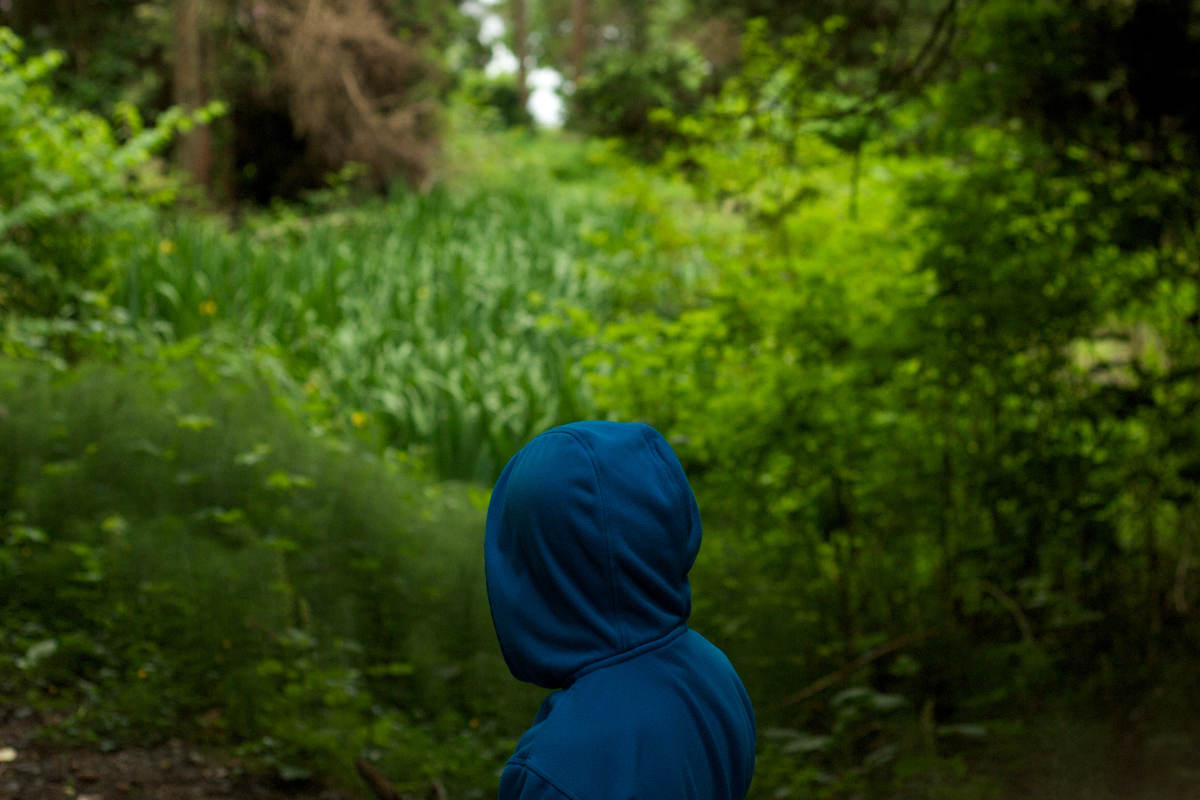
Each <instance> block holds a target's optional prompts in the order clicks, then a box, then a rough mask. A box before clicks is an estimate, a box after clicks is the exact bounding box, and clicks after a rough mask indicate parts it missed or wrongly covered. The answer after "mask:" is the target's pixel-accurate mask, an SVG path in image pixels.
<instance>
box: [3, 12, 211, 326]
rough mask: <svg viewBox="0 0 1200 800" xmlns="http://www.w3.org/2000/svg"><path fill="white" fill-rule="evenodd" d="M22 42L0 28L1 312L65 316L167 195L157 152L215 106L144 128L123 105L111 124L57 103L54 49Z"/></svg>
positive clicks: (105, 286) (113, 273)
mask: <svg viewBox="0 0 1200 800" xmlns="http://www.w3.org/2000/svg"><path fill="white" fill-rule="evenodd" d="M21 49H22V43H21V41H20V39H18V38H17V36H16V35H15V34H13V32H12V31H11V30H9V29H8V28H0V142H2V143H3V144H4V147H3V149H2V150H0V310H7V311H16V312H19V313H24V314H35V315H41V316H52V315H61V316H66V317H71V316H73V313H74V311H75V310H76V309H75V305H76V304H78V303H79V302H80V299H81V297H82V296H83V293H84V292H86V291H99V292H104V291H107V290H110V289H111V288H112V285H113V282H114V280H115V279H116V277H117V275H118V272H119V268H120V264H121V261H122V259H123V258H125V257H126V256H127V255H128V253H129V251H130V250H131V249H132V248H133V246H134V245H135V244H136V240H137V238H138V237H139V236H140V235H142V233H143V230H144V227H145V225H146V223H147V222H148V221H149V219H150V215H151V209H152V207H153V206H154V205H161V204H163V203H166V202H168V201H170V200H171V199H172V197H173V196H174V192H175V187H174V184H173V183H172V182H171V181H169V180H167V179H165V178H164V177H163V174H162V170H161V169H160V167H159V166H158V165H157V164H156V163H155V162H154V161H153V159H152V157H153V155H154V153H155V152H157V151H158V150H160V149H162V148H163V147H164V146H165V145H166V144H167V143H168V142H169V141H170V140H171V137H172V135H173V134H174V132H175V131H176V130H178V129H180V128H183V127H186V126H190V125H191V124H193V121H199V122H206V121H207V120H208V119H209V117H210V116H211V115H212V114H214V113H219V111H220V108H219V107H216V106H214V107H210V108H208V109H205V110H204V111H201V112H199V113H198V114H197V115H195V120H193V119H190V118H188V117H186V116H185V115H183V114H182V113H181V112H179V111H177V110H172V111H169V112H167V113H166V114H164V115H163V116H162V117H161V118H160V119H159V120H158V122H157V123H156V124H155V125H153V126H151V127H149V128H147V127H145V126H144V125H143V123H142V120H141V118H140V116H139V115H138V112H137V111H136V109H134V107H133V106H131V105H128V104H126V105H120V106H119V107H118V115H117V120H116V127H115V128H114V125H113V124H112V123H109V122H108V121H106V120H104V119H102V118H100V117H97V116H96V115H94V114H91V113H88V112H84V111H72V110H70V109H67V108H64V107H63V106H60V105H58V104H56V103H55V101H54V98H53V96H52V94H51V91H50V88H49V86H48V83H47V79H48V76H49V75H50V73H51V72H52V71H53V70H54V69H56V68H57V67H58V66H59V65H60V64H61V63H62V55H61V53H58V52H57V51H53V50H52V51H48V52H46V53H45V54H43V55H39V56H34V57H31V58H28V59H23V58H22V57H21Z"/></svg>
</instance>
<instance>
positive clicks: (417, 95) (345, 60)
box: [256, 0, 438, 188]
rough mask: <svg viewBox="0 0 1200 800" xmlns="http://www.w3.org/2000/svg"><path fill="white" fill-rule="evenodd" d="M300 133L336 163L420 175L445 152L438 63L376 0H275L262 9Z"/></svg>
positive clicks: (264, 33) (382, 177) (389, 174)
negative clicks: (400, 32) (398, 29)
mask: <svg viewBox="0 0 1200 800" xmlns="http://www.w3.org/2000/svg"><path fill="white" fill-rule="evenodd" d="M256 19H258V20H259V23H258V28H259V33H260V37H261V38H262V40H263V42H264V44H265V45H266V46H267V48H268V50H269V51H270V52H271V54H272V60H273V62H274V64H275V79H276V81H277V82H278V83H279V85H280V86H281V87H282V88H283V89H284V91H285V93H286V96H287V98H288V110H289V114H290V116H291V118H292V124H293V126H294V127H295V129H296V132H297V133H298V134H300V135H301V136H303V137H304V138H305V139H306V140H307V142H308V145H309V148H310V150H311V151H312V154H313V155H314V156H315V157H316V159H317V160H318V161H319V162H320V163H323V164H324V165H326V167H328V168H329V169H337V168H339V167H341V166H343V165H345V164H347V163H349V162H357V163H360V164H363V165H365V166H366V167H367V169H368V174H369V176H370V178H371V180H372V182H373V183H374V185H375V186H376V187H377V188H383V187H384V186H386V185H387V183H388V182H389V181H390V180H392V179H393V178H395V177H397V176H402V177H404V178H405V179H406V180H408V182H409V183H410V184H419V183H420V182H421V180H422V179H423V178H424V177H425V175H426V173H427V172H428V169H429V164H430V162H431V160H432V158H433V156H434V154H435V153H436V151H437V146H438V140H437V119H436V112H437V104H436V102H435V100H434V99H433V87H434V84H435V82H436V80H437V75H436V69H435V67H434V66H433V65H432V63H431V62H429V61H428V60H427V59H426V58H425V57H424V56H423V55H422V54H421V51H420V47H419V45H418V44H416V43H413V42H409V41H404V40H401V39H399V38H397V37H396V36H394V35H393V34H392V30H393V29H394V25H393V24H392V23H391V22H390V21H389V19H388V17H387V16H386V14H385V13H383V12H382V11H381V10H380V9H379V8H377V7H375V6H374V5H373V4H372V0H275V2H274V3H272V4H271V5H270V6H269V12H268V13H266V14H261V15H258V16H257V17H256Z"/></svg>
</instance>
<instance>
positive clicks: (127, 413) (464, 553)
mask: <svg viewBox="0 0 1200 800" xmlns="http://www.w3.org/2000/svg"><path fill="white" fill-rule="evenodd" d="M266 358H267V357H265V356H256V357H254V358H251V359H249V360H247V359H242V360H241V361H239V359H237V358H236V357H235V356H234V355H233V354H232V353H229V352H226V353H224V354H223V355H222V357H221V358H219V359H217V360H216V361H214V360H212V359H211V358H210V357H206V354H205V351H204V349H203V348H201V347H200V345H199V343H198V342H192V343H188V344H186V345H184V346H180V347H178V348H174V349H167V350H165V351H163V352H162V355H161V360H160V361H159V363H157V364H154V363H150V364H143V365H142V366H138V367H128V368H115V367H111V366H103V365H93V366H87V367H78V368H76V369H73V370H71V371H69V372H67V373H60V372H56V371H54V370H52V369H49V368H47V367H45V366H39V365H36V364H33V363H30V362H14V361H12V360H3V361H0V370H2V373H0V374H2V377H0V453H2V454H3V455H2V457H0V515H2V518H3V520H4V523H3V534H2V536H3V538H2V541H0V571H2V574H0V586H3V587H5V588H4V591H3V592H0V622H2V624H0V630H2V631H3V634H2V638H0V681H3V682H4V684H5V685H6V688H5V691H6V693H12V692H17V691H19V692H22V693H25V695H26V696H27V697H28V698H30V699H33V700H34V701H35V702H39V703H55V702H58V701H59V700H58V699H61V701H62V702H64V703H66V704H67V705H66V708H67V710H68V711H70V715H69V716H68V717H67V719H66V720H65V721H64V722H63V723H62V724H61V725H60V726H59V728H58V730H59V733H60V734H61V735H64V736H67V737H71V738H82V739H85V740H92V741H98V742H99V743H100V744H101V745H102V746H105V747H108V746H112V745H113V744H117V743H120V742H125V741H128V740H130V739H134V740H142V741H146V740H155V739H159V738H164V737H168V736H175V735H179V734H180V733H189V734H190V735H192V736H197V737H200V738H207V739H208V740H210V741H212V742H214V743H234V744H236V743H243V744H244V747H243V749H244V751H245V752H246V753H247V754H248V755H252V756H257V757H259V758H260V759H261V760H264V761H265V762H267V763H269V764H272V765H274V766H275V767H277V768H278V770H279V772H280V774H281V775H282V776H283V777H284V778H296V777H303V775H304V774H305V771H306V770H308V771H312V772H316V773H320V774H323V775H326V776H332V777H338V776H340V778H341V779H342V780H344V781H345V780H349V779H350V776H351V775H352V772H351V771H350V770H351V767H350V764H351V761H352V760H353V758H354V757H356V756H357V755H359V754H360V753H361V752H363V751H364V748H368V747H369V748H372V750H371V753H372V754H373V757H375V758H379V759H383V760H384V761H387V760H389V759H390V760H392V761H396V762H397V763H400V762H405V763H408V762H412V761H417V760H420V761H423V762H425V767H424V769H423V770H422V771H419V772H417V773H415V774H414V777H413V780H419V779H420V778H421V776H422V775H426V776H427V775H429V774H430V773H431V772H436V773H437V774H438V775H439V776H440V775H446V777H447V778H448V779H451V780H453V781H463V782H466V783H469V784H472V785H475V786H479V787H481V788H492V789H493V790H494V786H493V784H494V781H495V776H494V774H493V773H494V770H495V768H496V766H498V765H499V763H500V762H498V761H497V760H496V759H497V758H498V757H499V755H500V751H501V750H502V749H503V748H499V749H497V748H496V746H495V742H496V740H497V739H500V740H504V738H505V737H506V736H509V735H511V732H512V731H513V730H515V729H516V727H517V726H518V725H520V724H521V723H522V722H524V721H525V717H526V715H527V714H531V713H532V710H533V709H532V704H533V703H536V702H537V697H536V693H535V692H534V693H531V692H524V691H521V690H520V689H519V688H518V687H514V686H513V685H512V683H511V680H510V678H509V676H508V672H507V669H506V668H505V666H504V663H503V660H502V658H501V656H500V653H499V651H498V649H497V647H496V645H495V638H494V635H493V634H492V631H491V625H490V617H489V615H488V612H487V605H486V599H485V597H484V594H483V591H482V555H481V550H482V548H481V545H480V537H481V536H482V511H481V505H482V503H484V502H486V497H484V498H480V497H478V496H476V495H473V494H472V492H471V491H467V490H466V489H465V488H463V487H456V486H442V485H424V484H421V483H418V482H417V481H415V480H413V479H412V478H410V477H408V476H407V475H406V474H405V472H404V471H403V470H401V469H400V468H399V464H398V462H397V461H396V460H395V459H394V458H392V457H388V458H384V459H380V458H378V457H373V456H368V455H366V454H364V452H363V451H362V450H361V449H360V448H357V447H351V446H347V445H345V444H343V443H341V442H340V441H339V440H337V439H333V438H330V437H327V436H314V435H313V434H311V433H309V432H307V431H305V430H304V428H303V427H302V426H301V425H300V424H299V420H297V419H295V418H294V417H291V416H290V415H288V414H286V413H284V412H282V411H281V410H280V409H278V408H277V407H276V403H275V401H274V400H273V399H272V397H271V395H270V394H269V393H267V392H266V391H265V390H264V385H263V383H262V379H261V378H259V377H257V376H259V375H261V374H262V370H263V368H264V366H265V365H266V361H264V360H263V359H266ZM267 360H268V361H269V359H267ZM256 363H261V364H262V365H263V366H256ZM472 491H473V490H472ZM39 698H41V699H39ZM468 718H473V719H475V720H479V719H483V720H485V721H488V722H487V728H486V729H484V728H481V727H480V726H479V723H478V722H477V721H476V722H475V723H473V724H472V725H467V724H466V720H467V719H468ZM464 737H465V739H466V741H463V739H464ZM442 742H445V743H446V744H445V745H444V748H445V749H444V750H443V749H441V748H443V745H442V744H441V743H442ZM464 752H469V753H471V754H472V755H471V757H470V758H468V757H467V756H466V755H464ZM464 760H466V761H468V762H469V763H467V764H466V765H464V764H463V763H462V762H463V761H464ZM485 765H486V766H485Z"/></svg>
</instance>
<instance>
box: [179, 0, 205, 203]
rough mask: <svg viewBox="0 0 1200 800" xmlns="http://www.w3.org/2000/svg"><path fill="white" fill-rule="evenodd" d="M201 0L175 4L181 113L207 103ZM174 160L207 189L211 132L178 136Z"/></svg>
mask: <svg viewBox="0 0 1200 800" xmlns="http://www.w3.org/2000/svg"><path fill="white" fill-rule="evenodd" d="M204 2H205V0H176V2H175V75H174V86H173V88H174V98H173V99H174V103H175V105H177V106H179V107H181V108H182V109H183V110H184V111H188V112H191V111H195V110H196V109H197V108H200V107H201V106H203V105H204V104H205V103H207V102H208V92H207V90H206V87H205V85H204V73H205V64H204V61H205V59H204V54H205V46H204V44H205V42H204V40H205V31H204V23H205V13H204V11H205V9H204ZM176 157H177V158H178V160H179V166H180V167H181V168H182V169H184V170H185V171H187V172H188V173H190V174H191V175H192V177H193V178H194V179H195V181H196V183H197V184H198V185H200V186H203V187H207V186H208V183H209V179H210V177H211V175H212V160H213V152H212V130H211V129H210V128H209V126H207V125H198V126H196V127H195V128H192V129H191V130H190V131H188V132H187V133H184V134H181V135H180V137H179V141H178V145H177V149H176Z"/></svg>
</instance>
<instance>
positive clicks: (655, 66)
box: [568, 43, 712, 160]
mask: <svg viewBox="0 0 1200 800" xmlns="http://www.w3.org/2000/svg"><path fill="white" fill-rule="evenodd" d="M711 71H712V69H711V66H708V65H706V62H705V61H704V59H703V57H702V56H701V55H700V53H699V51H697V49H696V48H695V47H694V46H692V45H690V44H687V43H671V44H670V45H664V46H660V47H655V48H653V49H651V50H648V51H645V52H641V51H624V50H616V51H611V52H609V51H605V52H602V53H601V54H599V56H598V57H597V58H596V59H595V63H594V65H593V68H592V69H590V70H588V72H587V73H586V74H585V75H584V76H582V77H581V79H580V81H579V85H578V86H576V87H575V92H574V94H573V95H572V96H571V101H570V116H569V118H568V125H569V126H570V127H571V128H573V129H576V130H579V131H582V132H584V133H587V134H589V135H592V136H599V137H605V138H608V137H612V138H618V139H619V140H620V141H621V142H622V143H623V144H626V145H629V146H630V148H631V149H632V150H633V152H635V153H636V154H637V155H638V156H640V157H641V158H644V159H650V160H654V159H657V158H658V157H659V156H661V154H662V152H663V148H664V147H665V146H666V144H667V143H668V142H669V141H670V139H671V137H670V131H669V130H668V129H665V128H663V127H662V126H656V125H654V124H653V119H654V116H653V114H654V113H655V112H656V113H658V114H661V113H663V112H664V111H665V112H667V113H670V114H675V115H682V114H688V113H691V112H692V111H694V110H695V109H696V108H697V107H698V106H699V105H700V103H701V101H702V100H703V98H704V97H705V95H706V94H707V93H709V92H711V90H712V86H711V84H712V81H710V80H709V79H708V76H709V74H710V73H711Z"/></svg>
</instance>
